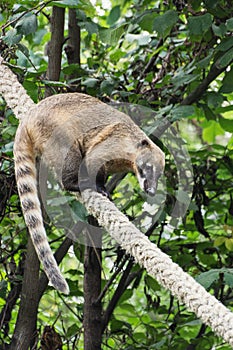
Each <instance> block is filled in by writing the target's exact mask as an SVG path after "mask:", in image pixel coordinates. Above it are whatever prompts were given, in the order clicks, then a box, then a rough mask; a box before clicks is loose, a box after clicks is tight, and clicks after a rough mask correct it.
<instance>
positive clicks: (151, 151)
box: [14, 93, 164, 293]
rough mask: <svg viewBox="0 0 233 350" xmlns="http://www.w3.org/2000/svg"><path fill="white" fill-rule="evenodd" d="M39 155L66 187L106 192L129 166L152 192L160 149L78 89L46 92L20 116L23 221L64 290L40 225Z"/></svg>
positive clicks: (18, 159)
mask: <svg viewBox="0 0 233 350" xmlns="http://www.w3.org/2000/svg"><path fill="white" fill-rule="evenodd" d="M38 157H42V158H43V161H44V162H45V163H46V164H47V166H49V167H50V168H52V169H53V171H54V173H55V176H56V177H57V179H58V181H59V182H60V184H61V185H62V187H63V188H64V189H65V190H67V191H71V192H75V191H82V190H83V189H85V188H89V187H90V188H95V189H96V190H97V191H99V192H102V193H103V194H104V195H106V189H105V187H104V184H105V180H106V177H107V176H108V175H109V174H112V173H116V172H127V171H132V172H134V173H135V174H136V176H137V178H138V181H139V184H140V187H141V189H142V190H144V191H145V192H146V193H147V194H149V195H151V196H154V195H155V191H156V186H157V181H158V178H159V177H160V175H161V174H162V172H163V169H164V153H163V152H162V151H161V150H160V148H159V147H157V146H156V145H155V144H153V143H152V141H151V140H150V139H149V138H148V137H147V136H146V135H145V134H144V132H143V131H141V130H140V128H139V127H138V126H137V125H136V124H135V123H134V122H133V121H132V120H131V119H130V117H128V116H127V115H126V114H124V113H121V112H120V111H117V110H116V109H114V108H112V107H110V106H108V105H107V104H105V103H103V102H101V101H99V100H98V99H96V98H94V97H91V96H88V95H85V94H81V93H66V94H60V95H54V96H51V97H48V98H46V99H44V100H42V101H41V102H39V103H38V104H37V105H35V107H32V108H31V110H30V111H28V113H27V115H25V117H24V118H23V119H22V121H21V123H20V125H19V127H18V130H17V133H16V138H15V143H14V159H15V174H16V181H17V186H18V192H19V196H20V201H21V206H22V209H23V213H24V218H25V222H26V225H27V227H28V229H29V232H30V235H31V238H32V241H33V244H34V246H35V249H36V252H37V254H38V257H39V259H40V261H41V263H42V265H43V268H44V271H45V272H46V274H47V276H48V279H49V280H50V282H51V283H52V285H53V286H54V287H55V288H56V289H58V290H59V291H61V292H63V293H68V292H69V288H68V285H67V283H66V281H65V279H64V278H63V276H62V275H61V273H60V270H59V268H58V266H57V263H56V261H55V259H54V257H53V254H52V251H51V249H50V246H49V243H48V240H47V236H46V232H45V229H44V225H43V219H42V213H41V206H40V201H39V196H38V192H37V191H38V189H37V170H36V160H37V158H38Z"/></svg>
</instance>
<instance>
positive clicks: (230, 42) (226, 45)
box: [215, 36, 233, 52]
mask: <svg viewBox="0 0 233 350" xmlns="http://www.w3.org/2000/svg"><path fill="white" fill-rule="evenodd" d="M232 46H233V37H232V36H230V37H229V38H224V39H223V40H222V41H221V43H220V44H219V45H218V46H217V47H216V49H215V51H216V52H218V51H227V50H229V49H230V48H231V47H232Z"/></svg>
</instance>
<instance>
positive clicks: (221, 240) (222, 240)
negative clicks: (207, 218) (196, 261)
mask: <svg viewBox="0 0 233 350" xmlns="http://www.w3.org/2000/svg"><path fill="white" fill-rule="evenodd" d="M225 241H226V237H222V236H220V237H217V238H216V239H215V241H214V247H219V246H220V245H222V244H223V243H225Z"/></svg>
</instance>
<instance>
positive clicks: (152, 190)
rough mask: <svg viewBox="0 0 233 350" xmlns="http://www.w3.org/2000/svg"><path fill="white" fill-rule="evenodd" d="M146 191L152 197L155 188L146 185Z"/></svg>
mask: <svg viewBox="0 0 233 350" xmlns="http://www.w3.org/2000/svg"><path fill="white" fill-rule="evenodd" d="M146 192H147V193H148V194H149V196H151V197H153V196H154V195H155V192H156V190H155V188H153V187H148V188H147V190H146Z"/></svg>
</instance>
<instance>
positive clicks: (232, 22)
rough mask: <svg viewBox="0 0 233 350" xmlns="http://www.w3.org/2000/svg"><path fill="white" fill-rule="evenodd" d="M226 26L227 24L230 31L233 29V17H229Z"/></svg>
mask: <svg viewBox="0 0 233 350" xmlns="http://www.w3.org/2000/svg"><path fill="white" fill-rule="evenodd" d="M226 26H227V30H229V31H231V32H232V31H233V18H229V19H228V20H227V21H226Z"/></svg>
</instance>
